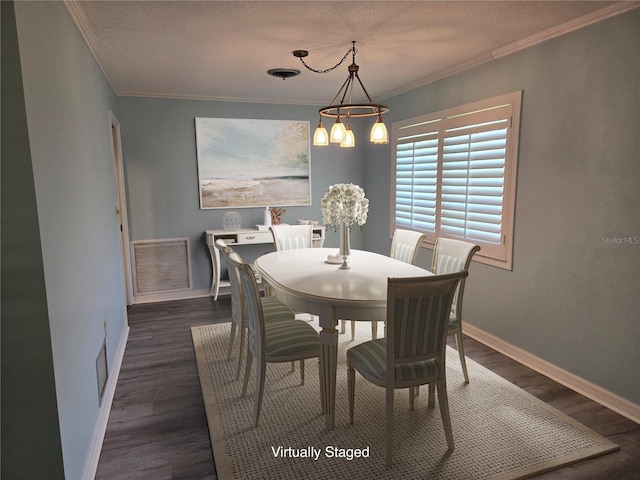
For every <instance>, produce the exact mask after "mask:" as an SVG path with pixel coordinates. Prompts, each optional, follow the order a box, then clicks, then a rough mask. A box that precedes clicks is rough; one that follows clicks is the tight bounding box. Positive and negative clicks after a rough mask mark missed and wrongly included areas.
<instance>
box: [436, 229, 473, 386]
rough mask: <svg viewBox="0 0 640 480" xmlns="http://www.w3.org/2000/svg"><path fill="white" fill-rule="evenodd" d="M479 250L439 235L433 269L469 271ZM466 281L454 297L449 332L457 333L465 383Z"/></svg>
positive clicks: (450, 271)
mask: <svg viewBox="0 0 640 480" xmlns="http://www.w3.org/2000/svg"><path fill="white" fill-rule="evenodd" d="M479 250H480V246H479V245H476V244H474V243H471V242H465V241H463V240H455V239H452V238H444V237H438V238H437V239H436V244H435V246H434V248H433V257H432V259H431V271H432V272H433V273H435V274H436V275H442V274H446V273H452V272H459V271H464V272H468V271H469V265H470V264H471V259H472V258H473V256H474V255H475V253H476V252H477V251H479ZM466 283H467V279H466V278H465V279H463V280H462V281H461V282H460V285H458V288H457V289H456V292H455V295H454V297H453V302H452V306H451V314H450V316H449V327H448V334H449V335H455V337H456V346H457V347H458V355H459V356H460V365H461V366H462V373H463V374H464V381H465V383H469V374H468V373H467V362H466V361H465V355H464V346H463V343H462V301H463V299H464V287H465V285H466Z"/></svg>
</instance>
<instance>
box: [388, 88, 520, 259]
mask: <svg viewBox="0 0 640 480" xmlns="http://www.w3.org/2000/svg"><path fill="white" fill-rule="evenodd" d="M520 96H521V92H516V93H514V94H508V95H504V96H502V97H496V98H495V99H489V100H486V101H481V102H476V103H475V104H471V105H467V106H462V107H456V108H453V109H450V110H447V111H445V112H439V113H434V114H432V115H425V116H423V117H419V118H415V119H411V120H407V121H405V122H398V123H396V124H394V126H393V140H394V144H395V183H396V184H395V213H394V215H395V218H394V225H393V228H406V229H410V230H417V231H420V232H424V233H426V234H427V241H428V242H435V240H436V238H437V237H439V236H442V237H448V238H457V239H461V240H466V241H469V242H473V243H476V244H478V245H480V247H481V250H480V252H478V254H477V255H476V257H486V259H487V261H486V263H490V264H492V265H498V266H503V267H506V268H510V266H511V242H512V236H513V215H514V208H513V206H514V200H515V193H514V192H515V165H516V161H517V157H516V153H515V152H516V151H517V137H518V132H517V129H516V130H515V132H514V121H515V125H516V126H517V119H518V118H519V108H520ZM514 117H515V120H514ZM481 261H483V260H481Z"/></svg>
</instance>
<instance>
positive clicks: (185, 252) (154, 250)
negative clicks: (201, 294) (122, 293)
mask: <svg viewBox="0 0 640 480" xmlns="http://www.w3.org/2000/svg"><path fill="white" fill-rule="evenodd" d="M131 245H132V248H131V250H132V255H131V258H132V262H133V286H134V295H136V296H140V295H153V294H158V293H167V292H174V291H179V290H189V289H191V262H190V256H189V239H188V238H169V239H162V240H136V241H134V242H131Z"/></svg>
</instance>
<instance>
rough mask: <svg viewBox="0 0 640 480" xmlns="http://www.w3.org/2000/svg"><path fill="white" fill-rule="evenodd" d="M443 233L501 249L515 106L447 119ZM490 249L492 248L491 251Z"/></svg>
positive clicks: (493, 249) (443, 152) (443, 166)
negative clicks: (505, 186) (506, 176)
mask: <svg viewBox="0 0 640 480" xmlns="http://www.w3.org/2000/svg"><path fill="white" fill-rule="evenodd" d="M446 123H447V125H446V128H445V131H444V138H443V149H442V150H443V151H442V176H441V179H442V180H441V182H442V194H441V197H440V216H441V217H440V235H443V236H447V237H453V238H460V239H464V240H467V241H470V242H474V243H477V244H480V245H481V248H482V249H484V250H485V252H487V250H490V251H494V252H495V251H497V249H496V247H499V246H500V245H501V244H503V242H504V238H503V233H502V226H503V213H504V193H505V191H504V179H505V167H506V154H507V135H508V131H509V127H510V125H511V105H505V106H502V107H499V108H494V109H491V110H488V111H482V112H476V113H473V114H469V115H463V116H461V117H455V118H452V119H447V122H446ZM487 253H488V252H487Z"/></svg>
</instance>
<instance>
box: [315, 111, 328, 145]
mask: <svg viewBox="0 0 640 480" xmlns="http://www.w3.org/2000/svg"><path fill="white" fill-rule="evenodd" d="M313 144H314V145H315V146H317V147H326V146H327V145H329V134H328V133H327V129H326V128H324V125H323V124H322V118H321V119H320V123H318V127H317V128H316V131H315V132H314V133H313Z"/></svg>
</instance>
